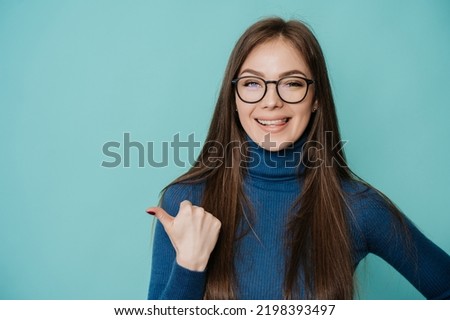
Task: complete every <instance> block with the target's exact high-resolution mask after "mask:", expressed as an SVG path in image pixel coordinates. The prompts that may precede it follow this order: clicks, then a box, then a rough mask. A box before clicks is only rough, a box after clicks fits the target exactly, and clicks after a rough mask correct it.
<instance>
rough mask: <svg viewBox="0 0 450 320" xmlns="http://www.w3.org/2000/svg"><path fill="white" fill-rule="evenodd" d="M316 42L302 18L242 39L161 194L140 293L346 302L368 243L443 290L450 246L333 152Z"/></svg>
mask: <svg viewBox="0 0 450 320" xmlns="http://www.w3.org/2000/svg"><path fill="white" fill-rule="evenodd" d="M342 147H343V145H342V143H341V141H340V134H339V129H338V122H337V117H336V111H335V106H334V102H333V97H332V93H331V87H330V82H329V79H328V74H327V70H326V65H325V60H324V57H323V54H322V51H321V48H320V46H319V44H318V42H317V40H316V38H315V37H314V35H313V34H312V33H311V31H310V30H309V29H308V28H307V27H306V26H305V25H304V24H302V23H301V22H299V21H287V22H285V21H284V20H282V19H279V18H271V19H265V20H262V21H259V22H257V23H256V24H254V25H252V26H251V27H250V28H249V29H248V30H247V31H246V32H245V33H244V34H243V35H242V36H241V38H240V39H239V40H238V42H237V44H236V46H235V48H234V50H233V52H232V54H231V57H230V60H229V62H228V66H227V68H226V71H225V77H224V80H223V84H222V88H221V91H220V95H219V98H218V101H217V104H216V108H215V111H214V115H213V119H212V122H211V126H210V129H209V133H208V136H207V139H206V143H205V145H204V147H203V149H202V151H201V153H200V155H199V158H198V159H197V162H196V164H195V165H194V166H193V167H192V168H191V169H190V170H189V171H188V172H187V173H186V174H184V175H182V176H181V177H179V178H178V179H176V180H175V181H174V182H173V183H171V184H170V185H169V186H168V187H167V188H166V189H165V191H164V193H163V196H162V201H161V205H160V207H153V208H149V209H148V210H147V212H148V213H150V214H154V215H155V216H156V217H157V218H158V221H159V222H158V223H157V225H156V230H155V238H154V245H153V263H152V271H151V281H150V288H149V295H148V298H149V299H203V298H205V299H284V298H285V299H299V298H308V299H352V298H353V297H354V279H353V273H354V271H355V269H356V267H357V265H358V263H359V262H360V261H361V260H362V259H363V258H364V257H365V256H366V255H367V254H368V253H374V254H376V255H378V256H380V257H381V258H383V259H384V260H386V261H387V262H388V263H390V264H391V265H392V266H393V267H394V268H396V269H397V270H398V271H399V272H400V273H401V274H403V275H404V276H405V277H406V278H407V279H408V280H409V281H410V282H411V283H412V284H413V285H414V286H415V287H416V288H417V289H418V290H419V291H420V292H421V293H422V294H423V295H424V296H425V297H426V298H434V299H445V298H450V256H449V255H447V254H446V253H445V252H444V251H442V250H441V249H440V248H438V247H437V246H436V245H434V244H433V243H432V242H431V241H430V240H428V239H427V238H426V237H425V236H424V235H423V234H422V233H421V232H419V231H418V230H417V229H416V228H415V227H414V226H413V224H412V223H411V222H410V221H408V220H407V218H406V217H405V216H403V215H402V214H401V213H400V212H399V210H398V209H397V208H396V207H395V206H394V205H393V204H392V203H391V202H390V201H389V199H387V198H386V197H385V196H384V195H383V194H382V193H381V192H379V191H377V190H376V189H374V188H373V187H371V186H370V185H368V184H367V183H366V182H364V181H361V180H360V179H358V178H357V177H356V176H355V175H354V174H353V173H352V171H351V170H350V169H349V168H348V166H347V165H346V162H345V156H344V151H343V150H342Z"/></svg>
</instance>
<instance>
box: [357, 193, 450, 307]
mask: <svg viewBox="0 0 450 320" xmlns="http://www.w3.org/2000/svg"><path fill="white" fill-rule="evenodd" d="M369 194H370V195H369V196H368V197H366V200H364V201H362V203H363V212H360V214H362V216H363V219H362V225H361V224H360V226H362V228H363V234H364V237H365V242H366V245H367V250H368V252H371V253H373V254H376V255H377V256H379V257H381V258H382V259H383V260H385V261H386V262H388V263H389V264H390V265H391V266H393V267H394V268H395V269H396V270H397V271H398V272H400V273H401V274H402V275H403V276H404V277H405V278H406V279H407V280H408V281H409V282H410V283H411V284H412V285H413V286H414V287H415V288H416V289H417V290H419V292H421V293H422V294H423V295H424V296H425V297H426V298H427V299H450V256H449V255H448V254H447V253H446V252H444V251H443V250H442V249H441V248H439V247H438V246H437V245H436V244H434V243H433V242H432V241H431V240H429V239H428V238H427V237H426V236H425V235H424V234H423V233H422V232H421V231H420V230H419V229H418V228H417V227H416V226H414V225H413V223H412V222H411V221H409V220H408V219H407V218H406V217H404V220H405V223H406V229H405V228H404V227H403V226H402V224H401V223H400V221H399V219H397V218H396V217H395V216H394V215H393V214H392V213H391V211H390V208H389V206H388V205H387V203H386V201H385V200H384V199H383V198H382V197H381V196H380V195H379V194H378V193H376V192H375V191H373V190H371V191H369ZM408 234H409V236H408Z"/></svg>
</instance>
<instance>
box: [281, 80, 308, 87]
mask: <svg viewBox="0 0 450 320" xmlns="http://www.w3.org/2000/svg"><path fill="white" fill-rule="evenodd" d="M281 85H282V86H283V87H288V88H302V87H304V86H306V82H305V81H304V80H303V79H301V78H288V79H283V81H281Z"/></svg>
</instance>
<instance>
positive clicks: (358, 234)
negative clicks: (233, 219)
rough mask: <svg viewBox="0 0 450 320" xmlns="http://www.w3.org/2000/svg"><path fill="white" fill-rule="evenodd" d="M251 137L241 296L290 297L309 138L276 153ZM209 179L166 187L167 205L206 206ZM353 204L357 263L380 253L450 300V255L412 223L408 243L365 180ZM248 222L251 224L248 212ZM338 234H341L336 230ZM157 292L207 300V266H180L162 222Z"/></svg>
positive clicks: (349, 187) (356, 186)
mask: <svg viewBox="0 0 450 320" xmlns="http://www.w3.org/2000/svg"><path fill="white" fill-rule="evenodd" d="M249 142H250V147H251V152H252V154H251V155H252V157H253V160H254V161H253V162H252V163H251V164H250V165H249V168H248V174H247V175H246V177H245V184H244V190H245V192H246V194H247V196H248V198H249V199H251V202H252V205H253V209H254V212H255V219H254V220H252V230H251V231H250V232H247V233H246V235H245V236H244V237H243V238H242V239H240V240H239V241H238V242H237V243H236V256H235V258H234V264H235V269H236V275H237V284H238V293H237V294H238V298H239V299H257V300H264V299H282V298H283V296H282V294H283V289H282V286H283V280H284V274H285V271H284V267H285V254H286V250H285V248H284V236H285V230H286V223H287V219H288V214H289V212H290V210H291V206H292V204H293V202H294V201H295V199H297V197H298V196H299V194H300V192H301V188H302V182H301V181H300V182H299V180H298V178H297V173H298V172H297V171H298V170H303V167H302V165H301V163H300V159H301V147H302V140H299V141H298V142H297V143H296V144H294V146H293V148H287V149H285V150H282V151H280V152H269V151H266V150H264V149H262V148H260V147H259V146H258V145H256V144H255V143H254V142H252V141H249ZM203 188H204V186H203V185H202V184H177V185H174V186H171V187H169V188H168V189H167V191H166V192H165V194H164V196H163V199H162V207H163V208H164V209H165V210H166V211H167V212H168V213H169V214H171V215H173V216H175V215H176V214H177V212H178V209H179V204H180V202H181V201H183V200H189V201H191V202H192V203H193V204H194V205H200V204H201V199H202V194H203ZM343 188H344V190H345V192H346V193H347V194H348V200H349V203H350V207H351V209H352V210H351V211H352V217H353V218H352V219H351V221H352V222H351V223H350V230H351V236H352V240H353V247H354V252H353V257H354V266H355V269H356V267H357V265H358V263H359V262H360V261H361V260H362V259H363V258H364V257H366V256H367V254H369V253H374V254H376V255H378V256H380V257H381V258H383V259H384V260H385V261H387V262H388V263H389V264H391V265H392V266H393V267H394V268H395V269H397V270H398V271H399V272H400V273H401V274H402V275H403V276H405V277H406V279H408V280H409V281H410V282H411V283H412V284H413V285H414V286H415V287H416V288H417V289H418V290H419V291H420V292H421V293H422V294H423V295H424V296H425V297H426V298H428V299H450V256H449V255H448V254H446V253H445V252H444V251H443V250H441V249H440V248H438V247H437V246H436V245H435V244H433V243H432V242H431V241H430V240H428V239H427V238H426V237H425V236H424V235H423V234H422V233H421V232H420V231H419V230H418V229H417V228H415V227H414V226H413V225H412V224H411V223H409V222H408V226H409V228H410V230H411V234H412V240H413V241H412V245H413V246H415V252H416V255H415V258H413V257H411V254H408V252H407V248H405V247H404V246H403V245H402V244H401V240H400V238H401V236H400V233H401V232H402V231H401V230H402V229H401V228H400V227H399V224H398V223H397V220H396V219H395V218H393V216H392V214H391V213H390V212H389V210H388V207H387V204H386V203H385V201H384V200H383V198H382V197H381V196H380V195H379V194H378V193H377V192H376V191H375V190H372V189H368V188H366V187H365V186H363V185H362V184H361V183H358V182H343ZM243 220H244V221H243V222H242V227H243V228H246V229H248V223H247V222H246V221H245V219H243ZM330 236H331V237H332V236H333V235H330ZM153 243H154V245H153V259H152V270H151V280H150V287H149V293H148V298H149V299H202V298H203V295H204V290H205V283H206V272H193V271H190V270H187V269H185V268H183V267H181V266H179V265H178V264H177V263H176V261H175V251H174V249H173V247H172V244H171V242H170V240H169V238H168V236H167V234H166V233H165V231H164V229H163V227H162V225H161V224H160V223H159V222H158V223H157V225H156V229H155V237H154V242H153Z"/></svg>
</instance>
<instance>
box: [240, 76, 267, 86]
mask: <svg viewBox="0 0 450 320" xmlns="http://www.w3.org/2000/svg"><path fill="white" fill-rule="evenodd" d="M241 83H242V86H243V87H248V88H261V87H263V82H262V81H261V80H259V79H255V78H244V79H241Z"/></svg>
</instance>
